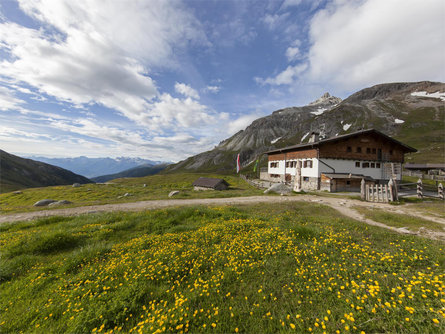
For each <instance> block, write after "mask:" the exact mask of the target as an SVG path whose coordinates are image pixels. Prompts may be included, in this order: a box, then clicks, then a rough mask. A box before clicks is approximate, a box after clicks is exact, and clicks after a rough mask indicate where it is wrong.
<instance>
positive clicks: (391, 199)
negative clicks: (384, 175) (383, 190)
mask: <svg viewBox="0 0 445 334" xmlns="http://www.w3.org/2000/svg"><path fill="white" fill-rule="evenodd" d="M393 187H394V181H393V180H392V178H390V179H389V182H388V188H389V201H391V202H394V188H393Z"/></svg>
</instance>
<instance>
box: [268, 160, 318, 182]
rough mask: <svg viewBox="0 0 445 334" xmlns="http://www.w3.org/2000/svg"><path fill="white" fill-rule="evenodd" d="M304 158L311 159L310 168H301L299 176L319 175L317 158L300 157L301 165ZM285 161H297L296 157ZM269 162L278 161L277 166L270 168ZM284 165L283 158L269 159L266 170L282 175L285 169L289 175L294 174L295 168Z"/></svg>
mask: <svg viewBox="0 0 445 334" xmlns="http://www.w3.org/2000/svg"><path fill="white" fill-rule="evenodd" d="M305 160H312V168H307V167H306V168H304V167H302V168H301V176H309V177H319V172H318V159H316V158H312V159H301V166H303V161H305ZM286 161H288V162H289V161H298V159H291V160H286ZM271 162H278V167H277V168H271V167H270V163H271ZM284 167H285V163H284V160H277V161H269V169H268V172H269V174H279V175H284V171H285V170H286V174H290V175H292V176H293V175H295V172H296V168H290V167H286V168H284Z"/></svg>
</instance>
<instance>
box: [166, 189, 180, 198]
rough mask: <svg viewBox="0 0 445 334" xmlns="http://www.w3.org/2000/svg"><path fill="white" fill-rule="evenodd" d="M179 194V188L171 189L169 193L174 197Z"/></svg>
mask: <svg viewBox="0 0 445 334" xmlns="http://www.w3.org/2000/svg"><path fill="white" fill-rule="evenodd" d="M177 194H179V190H173V191H170V194H168V197H173V196H175V195H177Z"/></svg>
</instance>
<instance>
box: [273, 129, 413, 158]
mask: <svg viewBox="0 0 445 334" xmlns="http://www.w3.org/2000/svg"><path fill="white" fill-rule="evenodd" d="M370 133H374V134H377V135H379V136H382V137H384V138H386V139H387V140H389V141H392V142H393V143H395V144H398V145H400V146H402V147H403V148H404V149H405V151H406V152H417V150H416V149H415V148H413V147H411V146H408V145H405V144H403V143H401V142H399V141H398V140H396V139H394V138H391V137H390V136H388V135H385V134H384V133H383V132H380V131H378V130H375V129H368V130H360V131H356V132H352V133H348V134H346V135H341V136H336V137H331V138H326V139H322V140H319V141H316V142H314V143H306V144H298V145H293V146H288V147H283V148H279V149H276V150H272V151H268V152H266V154H270V153H281V152H287V151H293V150H299V149H305V148H315V147H318V146H320V145H323V144H326V143H331V142H336V141H340V140H343V139H347V138H350V137H355V136H358V135H362V134H370Z"/></svg>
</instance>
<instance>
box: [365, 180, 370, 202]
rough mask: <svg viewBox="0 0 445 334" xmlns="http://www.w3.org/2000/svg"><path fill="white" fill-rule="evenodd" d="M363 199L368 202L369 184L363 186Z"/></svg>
mask: <svg viewBox="0 0 445 334" xmlns="http://www.w3.org/2000/svg"><path fill="white" fill-rule="evenodd" d="M365 200H366V201H368V202H369V184H367V185H366V186H365Z"/></svg>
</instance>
